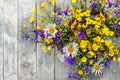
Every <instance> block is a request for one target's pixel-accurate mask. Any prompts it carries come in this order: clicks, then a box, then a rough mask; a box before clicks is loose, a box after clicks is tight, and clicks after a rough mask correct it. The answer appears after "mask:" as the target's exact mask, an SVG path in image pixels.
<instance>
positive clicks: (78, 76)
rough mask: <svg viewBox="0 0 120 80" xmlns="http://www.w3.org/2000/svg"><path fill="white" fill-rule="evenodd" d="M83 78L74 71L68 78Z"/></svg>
mask: <svg viewBox="0 0 120 80" xmlns="http://www.w3.org/2000/svg"><path fill="white" fill-rule="evenodd" d="M80 77H81V76H80V75H79V74H77V73H75V72H74V71H72V72H70V73H69V74H68V75H67V78H76V79H79V78H80Z"/></svg>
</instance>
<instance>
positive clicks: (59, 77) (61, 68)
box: [55, 0, 71, 80]
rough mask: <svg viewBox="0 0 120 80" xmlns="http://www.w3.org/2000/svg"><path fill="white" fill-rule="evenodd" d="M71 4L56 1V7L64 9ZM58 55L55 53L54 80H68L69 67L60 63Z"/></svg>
mask: <svg viewBox="0 0 120 80" xmlns="http://www.w3.org/2000/svg"><path fill="white" fill-rule="evenodd" d="M70 4H71V0H56V6H59V7H61V8H64V9H66V8H67V6H68V5H70ZM59 54H60V53H58V51H57V50H56V51H55V80H68V78H67V75H68V73H69V72H70V68H69V66H67V65H66V64H65V63H64V62H63V63H62V62H61V61H60V59H59V58H58V56H59Z"/></svg>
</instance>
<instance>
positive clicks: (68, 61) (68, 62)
mask: <svg viewBox="0 0 120 80" xmlns="http://www.w3.org/2000/svg"><path fill="white" fill-rule="evenodd" d="M65 62H66V63H67V64H68V65H73V64H74V63H75V60H74V59H73V58H72V57H71V56H69V57H67V58H66V60H65Z"/></svg>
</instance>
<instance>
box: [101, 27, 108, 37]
mask: <svg viewBox="0 0 120 80" xmlns="http://www.w3.org/2000/svg"><path fill="white" fill-rule="evenodd" d="M102 32H103V33H104V34H105V35H107V36H108V35H109V28H107V27H104V28H103V29H102Z"/></svg>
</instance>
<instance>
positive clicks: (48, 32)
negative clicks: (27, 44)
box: [44, 24, 57, 38]
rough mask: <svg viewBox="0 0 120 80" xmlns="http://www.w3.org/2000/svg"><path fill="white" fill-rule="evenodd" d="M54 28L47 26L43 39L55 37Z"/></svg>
mask: <svg viewBox="0 0 120 80" xmlns="http://www.w3.org/2000/svg"><path fill="white" fill-rule="evenodd" d="M55 27H56V25H55V24H48V25H47V26H46V27H45V29H44V31H45V32H44V34H45V37H48V38H53V37H55V34H56V33H57V30H56V28H55Z"/></svg>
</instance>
